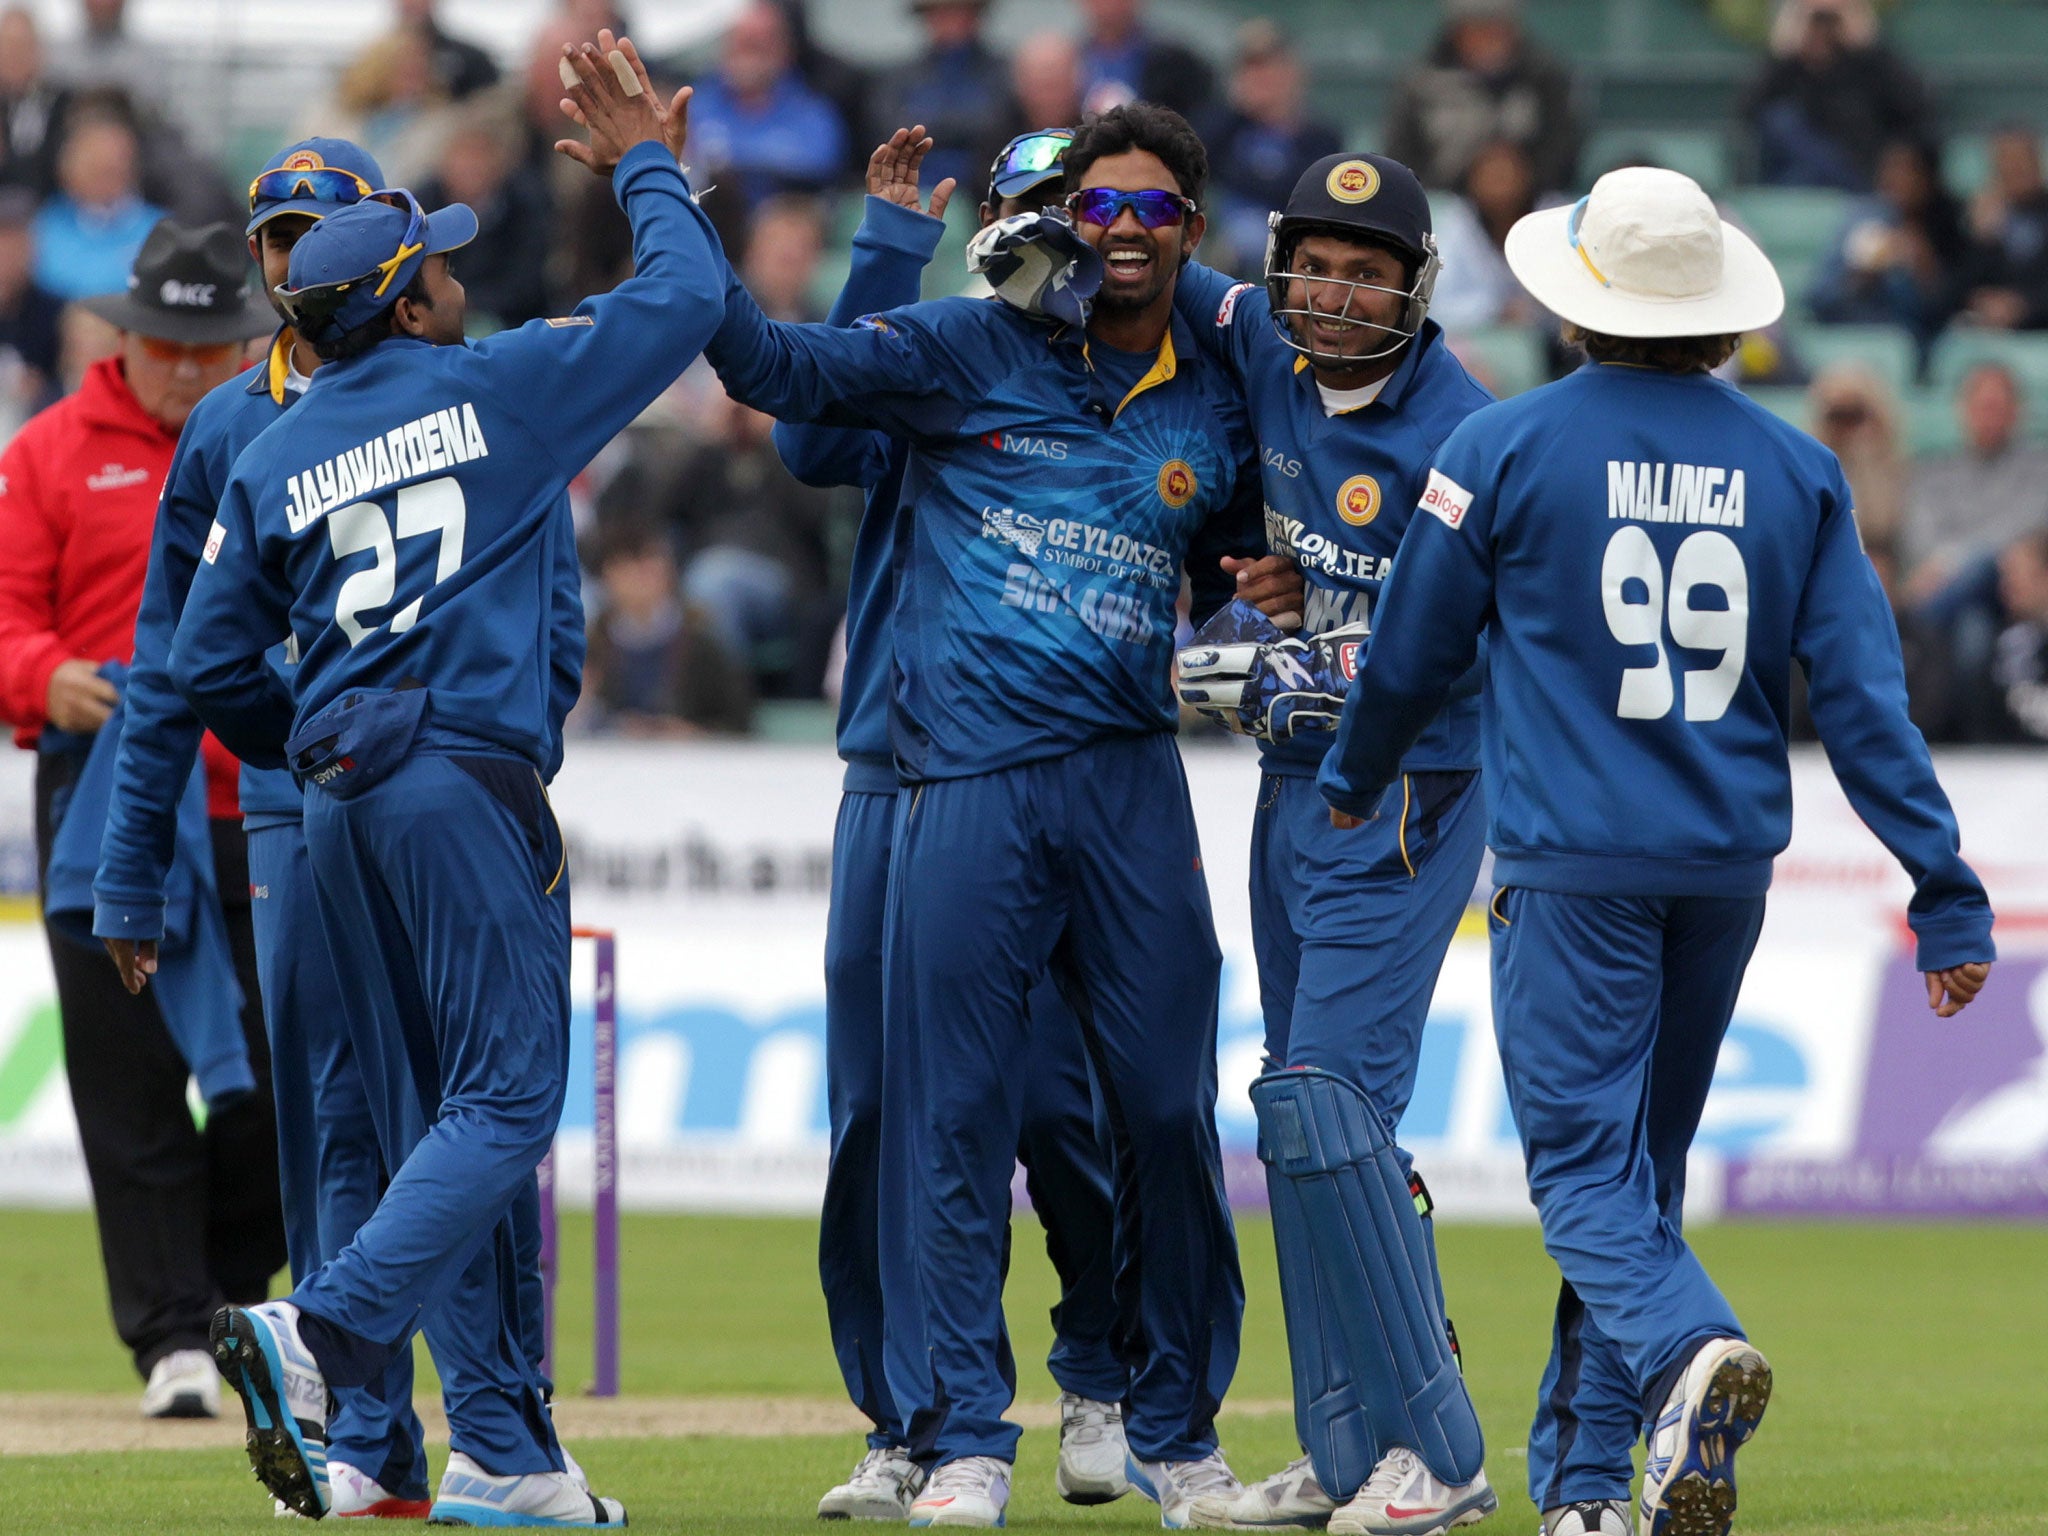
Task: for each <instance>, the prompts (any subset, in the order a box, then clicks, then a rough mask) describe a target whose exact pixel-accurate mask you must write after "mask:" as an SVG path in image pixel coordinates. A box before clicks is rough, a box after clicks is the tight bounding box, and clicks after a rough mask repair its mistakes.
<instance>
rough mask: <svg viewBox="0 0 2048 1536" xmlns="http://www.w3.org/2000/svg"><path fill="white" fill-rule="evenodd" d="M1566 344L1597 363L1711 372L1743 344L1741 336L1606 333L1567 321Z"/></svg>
mask: <svg viewBox="0 0 2048 1536" xmlns="http://www.w3.org/2000/svg"><path fill="white" fill-rule="evenodd" d="M1561 334H1562V335H1563V337H1564V344H1565V345H1566V346H1568V347H1577V348H1579V349H1580V350H1581V351H1583V352H1584V353H1585V354H1586V356H1588V357H1590V358H1591V359H1592V360H1593V361H1594V362H1596V363H1627V364H1629V365H1630V366H1631V367H1634V368H1654V369H1656V370H1657V371H1658V372H1659V373H1712V372H1713V371H1714V370H1715V369H1716V368H1718V367H1720V366H1721V365H1722V364H1723V363H1725V362H1727V361H1728V359H1729V358H1731V357H1733V356H1734V355H1735V353H1736V349H1737V348H1739V347H1740V346H1741V345H1742V337H1741V336H1740V335H1727V336H1607V335H1603V334H1602V333H1601V332H1599V331H1589V330H1587V329H1586V328H1585V327H1584V326H1579V325H1573V324H1572V323H1571V321H1569V320H1567V321H1565V323H1564V329H1563V331H1562V333H1561Z"/></svg>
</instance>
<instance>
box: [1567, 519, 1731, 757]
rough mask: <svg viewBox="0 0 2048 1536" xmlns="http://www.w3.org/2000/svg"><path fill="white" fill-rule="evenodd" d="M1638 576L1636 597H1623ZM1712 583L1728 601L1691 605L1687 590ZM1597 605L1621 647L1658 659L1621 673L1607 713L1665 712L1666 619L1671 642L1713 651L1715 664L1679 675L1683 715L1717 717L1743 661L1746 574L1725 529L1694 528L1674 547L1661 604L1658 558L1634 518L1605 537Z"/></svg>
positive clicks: (1668, 692)
mask: <svg viewBox="0 0 2048 1536" xmlns="http://www.w3.org/2000/svg"><path fill="white" fill-rule="evenodd" d="M1630 581H1638V582H1641V583H1642V585H1643V590H1644V592H1645V594H1646V595H1645V597H1644V600H1643V601H1641V602H1631V601H1629V599H1628V597H1627V596H1626V595H1625V594H1626V588H1627V583H1629V582H1630ZM1700 587H1717V588H1719V589H1720V591H1721V593H1722V595H1723V596H1724V597H1725V598H1726V599H1727V606H1726V607H1724V608H1695V607H1694V606H1693V605H1692V594H1693V592H1694V591H1695V590H1696V589H1698V588H1700ZM1600 605H1601V607H1602V608H1603V609H1604V610H1605V611H1606V614H1607V629H1608V632H1609V633H1610V634H1612V635H1613V636H1614V638H1615V639H1616V640H1619V641H1620V642H1621V643H1622V644H1623V645H1654V646H1655V647H1656V648H1657V659H1656V660H1655V661H1654V662H1652V663H1651V664H1650V665H1649V666H1647V667H1627V668H1624V669H1623V671H1622V674H1621V696H1620V698H1619V699H1618V700H1617V701H1616V703H1615V709H1614V712H1615V713H1616V714H1617V715H1619V716H1620V717H1621V718H1622V719H1624V720H1661V719H1663V718H1664V716H1666V715H1667V714H1669V713H1670V712H1671V704H1672V693H1673V688H1672V682H1671V667H1670V664H1669V662H1668V661H1667V660H1666V657H1665V654H1664V628H1665V622H1666V619H1667V616H1668V619H1669V622H1670V627H1671V639H1672V641H1673V642H1674V643H1675V644H1678V645H1681V646H1684V647H1685V648H1686V649H1687V650H1692V651H1719V652H1721V660H1720V662H1719V663H1718V664H1717V665H1715V666H1713V667H1710V668H1707V669H1705V670H1703V671H1698V672H1687V673H1685V718H1686V719H1688V720H1718V719H1720V718H1721V717H1722V716H1723V715H1724V714H1726V713H1727V712H1728V705H1729V702H1730V701H1731V700H1732V699H1733V698H1734V697H1735V690H1736V688H1737V687H1738V686H1739V685H1740V684H1741V682H1742V668H1743V664H1744V662H1746V661H1747V660H1748V659H1749V571H1748V569H1747V568H1746V567H1745V566H1744V565H1743V563H1742V550H1741V549H1740V548H1739V547H1738V546H1737V545H1736V543H1735V541H1734V540H1733V539H1731V538H1729V537H1728V535H1727V534H1725V533H1717V532H1714V531H1712V530H1710V529H1701V530H1700V531H1699V532H1698V533H1695V534H1692V535H1689V536H1688V537H1687V538H1686V540H1685V542H1684V543H1683V544H1680V545H1679V546H1678V553H1677V554H1676V555H1674V556H1673V557H1672V559H1671V601H1670V605H1669V609H1668V615H1667V609H1666V605H1665V601H1664V563H1663V561H1662V560H1661V559H1660V558H1659V557H1658V554H1657V546H1656V545H1655V544H1653V543H1652V542H1651V541H1650V535H1649V534H1648V533H1646V532H1645V531H1644V530H1643V529H1641V528H1638V527H1637V526H1635V525H1634V524H1633V523H1629V524H1625V525H1623V526H1622V527H1621V528H1620V529H1618V530H1617V531H1616V533H1615V535H1614V537H1613V538H1611V539H1609V540H1608V541H1607V553H1606V555H1605V557H1604V558H1603V559H1602V560H1601V562H1600Z"/></svg>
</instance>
